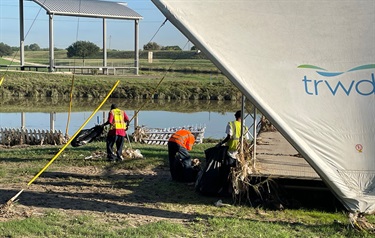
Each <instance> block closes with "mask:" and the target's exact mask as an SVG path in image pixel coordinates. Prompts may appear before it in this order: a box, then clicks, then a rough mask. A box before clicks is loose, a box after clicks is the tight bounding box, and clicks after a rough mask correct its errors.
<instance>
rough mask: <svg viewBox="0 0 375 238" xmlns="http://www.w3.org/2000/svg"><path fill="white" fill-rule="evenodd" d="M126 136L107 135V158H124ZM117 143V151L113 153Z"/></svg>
mask: <svg viewBox="0 0 375 238" xmlns="http://www.w3.org/2000/svg"><path fill="white" fill-rule="evenodd" d="M124 140H125V137H124V136H118V135H116V136H107V159H109V160H116V159H118V160H122V147H123V145H124ZM115 144H116V149H117V150H116V153H113V146H114V145H115Z"/></svg>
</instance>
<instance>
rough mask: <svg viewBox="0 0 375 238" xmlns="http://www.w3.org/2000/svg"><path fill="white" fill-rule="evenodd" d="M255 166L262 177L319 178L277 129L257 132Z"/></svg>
mask: <svg viewBox="0 0 375 238" xmlns="http://www.w3.org/2000/svg"><path fill="white" fill-rule="evenodd" d="M255 167H256V170H257V171H258V173H259V174H260V175H261V176H262V177H272V178H280V179H301V180H317V181H319V180H321V179H320V177H319V175H318V174H317V173H316V172H315V170H314V169H313V168H312V167H311V166H310V165H309V164H308V163H307V162H306V160H305V159H304V158H303V157H301V155H300V154H299V153H298V151H297V150H296V149H294V147H293V146H292V145H291V144H290V143H289V142H288V141H287V140H286V139H285V138H284V137H283V136H282V134H281V133H280V132H278V131H267V132H261V133H260V134H259V136H258V138H257V145H256V160H255ZM259 174H258V176H259Z"/></svg>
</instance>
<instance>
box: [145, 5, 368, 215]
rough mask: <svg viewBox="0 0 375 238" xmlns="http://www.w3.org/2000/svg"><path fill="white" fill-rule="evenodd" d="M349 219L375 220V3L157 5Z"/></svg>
mask: <svg viewBox="0 0 375 238" xmlns="http://www.w3.org/2000/svg"><path fill="white" fill-rule="evenodd" d="M152 1H153V2H154V4H155V5H156V6H157V7H158V8H159V9H160V11H161V12H162V13H163V14H164V15H165V16H166V17H167V18H168V20H170V21H171V22H172V23H173V24H174V25H175V26H176V27H177V28H178V29H179V30H180V31H181V32H182V33H183V34H185V35H186V37H188V38H189V39H190V40H191V41H192V42H193V43H194V44H195V45H196V46H197V47H198V48H199V49H200V50H202V51H203V52H204V53H205V54H206V55H207V56H208V57H209V58H210V59H211V60H212V61H213V62H214V63H215V64H216V65H217V67H219V69H220V70H221V71H222V72H224V73H225V75H226V76H227V77H228V78H229V79H230V80H231V81H232V82H233V83H234V84H235V85H236V86H237V87H238V88H239V89H240V90H241V91H242V93H244V94H245V95H246V97H247V98H248V99H250V100H251V101H252V102H253V103H254V105H255V106H256V107H257V108H259V109H260V110H261V111H262V113H263V114H265V115H266V116H267V117H268V119H269V120H270V121H271V122H272V123H273V124H274V125H275V126H276V127H277V128H278V130H279V131H281V132H282V134H283V135H284V136H285V137H286V138H287V139H288V141H289V142H290V143H292V145H293V146H294V147H295V148H296V149H297V150H298V151H299V152H300V153H301V154H302V155H303V156H304V158H305V159H306V160H307V161H308V163H309V164H310V165H311V166H312V167H313V168H314V169H315V170H316V172H317V173H318V174H319V175H320V177H321V178H322V179H323V181H324V182H325V183H326V184H327V185H328V187H329V188H330V189H331V190H332V192H333V193H334V194H336V196H337V197H338V198H339V199H340V200H341V202H342V203H343V204H344V205H345V206H346V208H347V209H348V210H349V211H351V212H361V213H374V212H375V190H374V189H375V178H374V176H375V104H374V103H375V78H374V73H375V0H360V1H342V0H330V1H326V0H325V1H322V0H301V1H294V0H293V1H292V0H284V1H273V0H272V1H270V0H233V1H222V0H215V1H212V0H185V1H183V0H152Z"/></svg>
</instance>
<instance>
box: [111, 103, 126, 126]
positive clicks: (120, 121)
mask: <svg viewBox="0 0 375 238" xmlns="http://www.w3.org/2000/svg"><path fill="white" fill-rule="evenodd" d="M111 113H112V115H113V122H112V123H111V128H110V130H121V129H125V128H126V124H125V120H124V112H123V111H122V110H120V109H118V108H115V109H112V110H111Z"/></svg>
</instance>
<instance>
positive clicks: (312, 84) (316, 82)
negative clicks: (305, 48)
mask: <svg viewBox="0 0 375 238" xmlns="http://www.w3.org/2000/svg"><path fill="white" fill-rule="evenodd" d="M297 68H303V69H313V70H316V73H317V74H318V75H319V76H320V77H324V78H313V77H308V76H306V75H305V76H304V77H303V79H302V82H303V87H304V90H305V93H306V94H308V95H312V96H318V95H319V93H328V94H332V95H333V96H335V95H336V94H341V93H344V94H346V95H347V96H350V95H352V94H359V95H362V96H370V95H375V78H374V71H375V64H366V65H361V66H358V67H355V68H352V69H350V70H348V71H344V72H329V71H327V70H326V69H323V68H320V67H317V66H314V65H308V64H303V65H299V66H298V67H297ZM362 70H368V71H369V74H368V78H364V79H360V80H344V81H345V82H342V81H341V80H337V78H334V77H337V76H339V75H343V74H345V73H352V72H355V71H362Z"/></svg>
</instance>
